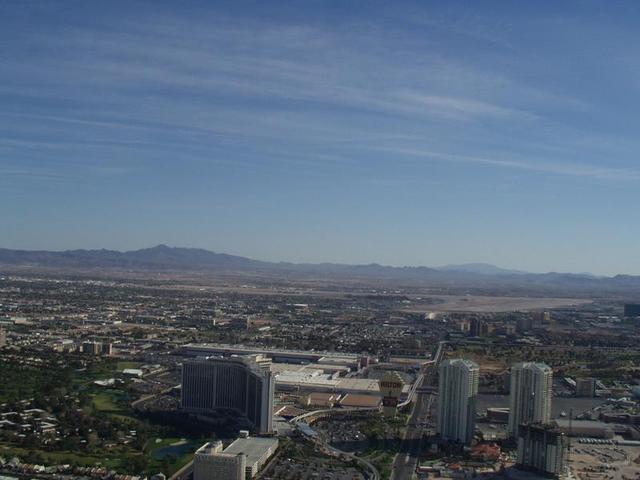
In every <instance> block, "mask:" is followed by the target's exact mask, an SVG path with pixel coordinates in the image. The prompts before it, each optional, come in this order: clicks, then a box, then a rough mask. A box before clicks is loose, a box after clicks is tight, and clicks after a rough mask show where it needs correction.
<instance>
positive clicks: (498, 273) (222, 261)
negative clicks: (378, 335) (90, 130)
mask: <svg viewBox="0 0 640 480" xmlns="http://www.w3.org/2000/svg"><path fill="white" fill-rule="evenodd" d="M2 266H5V267H21V268H25V267H26V268H31V269H33V270H37V269H39V268H46V269H70V270H74V269H82V270H90V269H99V270H101V271H109V270H120V271H122V270H128V271H140V272H144V271H155V272H185V273H186V272H204V273H221V272H229V273H239V274H248V273H249V274H262V275H270V276H275V277H281V278H286V279H289V280H295V279H296V278H317V279H332V278H335V279H344V278H352V279H365V280H366V279H369V280H377V281H393V282H395V283H401V284H406V285H422V286H430V287H443V288H467V287H468V288H474V289H482V290H486V291H491V290H492V289H496V288H499V289H501V290H502V291H513V292H515V291H519V292H522V291H526V290H535V291H539V292H545V293H554V294H559V293H562V292H565V293H566V292H571V291H574V292H578V291H579V292H584V291H589V292H602V293H604V292H612V291H624V292H626V293H628V292H633V293H634V295H635V294H636V292H638V294H640V276H631V275H617V276H615V277H595V276H593V275H589V274H571V273H555V272H551V273H543V274H536V273H527V272H521V271H517V270H507V269H502V268H499V267H496V266H494V265H489V264H483V263H470V264H464V265H447V266H444V267H439V268H429V267H391V266H384V265H379V264H376V263H372V264H368V265H346V264H337V263H319V264H306V263H300V264H296V263H287V262H280V263H275V262H264V261H259V260H253V259H250V258H246V257H241V256H236V255H227V254H225V253H215V252H211V251H208V250H204V249H199V248H180V247H168V246H166V245H158V246H156V247H152V248H144V249H141V250H133V251H128V252H119V251H115V250H104V249H103V250H66V251H42V250H41V251H36V250H10V249H0V267H2Z"/></svg>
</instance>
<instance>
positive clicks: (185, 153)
mask: <svg viewBox="0 0 640 480" xmlns="http://www.w3.org/2000/svg"><path fill="white" fill-rule="evenodd" d="M300 7H301V5H300V4H297V5H296V4H290V3H284V2H269V3H263V2H198V1H196V2H188V3H180V4H177V3H175V2H167V1H154V2H150V1H148V2H147V1H141V2H136V3H134V4H132V3H130V2H121V1H114V2H104V3H95V2H83V1H79V0H72V1H67V2H64V3H52V2H28V3H27V2H5V3H2V4H0V25H1V26H2V28H1V29H0V58H1V59H2V69H0V101H1V102H2V105H3V109H2V110H0V129H1V132H2V133H0V218H2V220H3V224H4V225H3V234H2V238H1V239H0V243H1V245H0V246H1V247H5V248H14V249H27V250H33V249H42V250H65V249H76V248H87V249H91V248H109V249H115V250H134V249H138V248H145V247H150V246H153V245H156V244H158V243H167V244H170V245H184V246H194V247H198V248H205V249H207V250H212V251H216V252H223V253H229V254H235V255H241V256H245V257H249V258H254V259H258V260H268V261H292V262H296V263H301V262H308V263H319V262H334V263H348V264H366V263H374V262H375V263H379V264H384V265H397V266H402V265H412V266H417V265H424V266H432V267H433V266H436V267H437V266H442V265H448V264H465V263H487V264H492V265H496V266H499V267H501V268H506V269H517V270H525V271H530V272H549V271H557V272H590V273H593V274H597V275H615V274H640V257H639V256H638V255H637V243H638V238H640V222H639V221H638V220H639V216H640V212H638V208H637V206H638V205H639V204H640V165H639V164H638V160H637V158H636V156H637V152H638V151H639V150H640V149H639V148H638V147H639V146H640V145H639V143H640V140H639V139H638V138H637V131H638V127H639V125H638V123H639V122H638V118H637V114H636V108H635V105H636V104H637V103H638V101H639V100H640V98H639V97H640V90H639V89H638V82H637V79H638V78H639V75H640V60H638V58H639V57H638V55H635V50H636V47H635V46H636V45H638V44H639V41H640V31H638V29H637V25H638V22H639V21H640V4H638V3H636V2H617V3H616V4H615V5H612V4H611V3H609V2H604V1H602V2H600V1H587V2H563V3H556V2H544V7H545V8H539V7H540V4H539V3H536V4H533V3H532V4H518V5H512V4H508V3H498V2H483V3H482V4H474V3H469V2H458V1H454V2H447V3H446V4H424V3H423V2H394V3H393V4H385V3H383V2H371V3H366V4H358V3H332V2H307V3H305V4H304V7H303V8H300Z"/></svg>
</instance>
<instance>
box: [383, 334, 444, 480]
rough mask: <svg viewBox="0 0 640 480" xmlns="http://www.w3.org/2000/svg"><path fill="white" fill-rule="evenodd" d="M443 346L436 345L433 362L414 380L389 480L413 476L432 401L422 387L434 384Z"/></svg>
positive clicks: (440, 344)
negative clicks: (405, 419) (410, 401)
mask: <svg viewBox="0 0 640 480" xmlns="http://www.w3.org/2000/svg"><path fill="white" fill-rule="evenodd" d="M444 345H445V342H440V343H439V344H438V349H437V350H436V354H435V355H434V362H433V363H429V364H427V365H426V366H425V367H424V368H423V371H422V372H421V375H420V377H419V378H418V380H416V384H415V387H416V388H415V389H414V390H413V392H412V393H413V400H414V405H413V410H412V411H411V415H410V416H409V421H408V423H407V428H406V430H405V433H404V437H403V438H402V443H401V445H400V451H399V452H398V454H397V455H396V457H395V459H394V460H393V468H392V472H391V480H409V479H411V478H413V477H414V475H415V472H416V468H417V466H418V458H419V456H420V453H421V452H422V450H423V445H422V437H423V435H424V433H425V429H426V425H427V422H428V421H429V418H430V414H431V407H432V406H433V401H434V396H433V394H432V393H430V390H428V389H425V388H424V387H431V386H433V385H434V384H435V373H436V371H437V369H438V366H439V365H440V361H441V360H442V355H443V351H444Z"/></svg>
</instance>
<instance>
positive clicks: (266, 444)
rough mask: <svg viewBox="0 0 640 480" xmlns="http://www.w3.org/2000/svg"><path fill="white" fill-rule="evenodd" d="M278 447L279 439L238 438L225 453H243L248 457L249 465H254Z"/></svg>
mask: <svg viewBox="0 0 640 480" xmlns="http://www.w3.org/2000/svg"><path fill="white" fill-rule="evenodd" d="M277 445H278V439H277V438H271V437H248V438H238V439H237V440H235V441H234V442H233V443H232V444H231V445H229V446H228V447H227V448H225V449H224V453H228V454H231V455H237V454H239V453H243V454H245V455H246V456H247V465H253V464H254V463H256V462H258V461H260V460H261V459H262V458H263V457H264V455H265V453H267V451H268V450H269V449H272V448H275V447H276V446H277Z"/></svg>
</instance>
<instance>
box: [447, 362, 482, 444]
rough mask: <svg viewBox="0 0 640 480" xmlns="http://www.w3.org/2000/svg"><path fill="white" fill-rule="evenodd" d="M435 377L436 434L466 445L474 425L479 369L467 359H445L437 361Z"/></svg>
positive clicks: (471, 436)
mask: <svg viewBox="0 0 640 480" xmlns="http://www.w3.org/2000/svg"><path fill="white" fill-rule="evenodd" d="M439 377H440V378H439V386H438V393H439V394H438V434H439V435H440V436H441V437H442V439H443V440H448V441H452V442H460V443H463V444H467V445H468V444H470V443H471V440H473V434H474V430H475V425H476V398H477V396H478V380H479V377H480V369H479V368H478V365H477V364H475V363H474V362H472V361H471V360H462V359H457V360H447V361H445V362H443V363H442V364H441V365H440V370H439Z"/></svg>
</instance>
